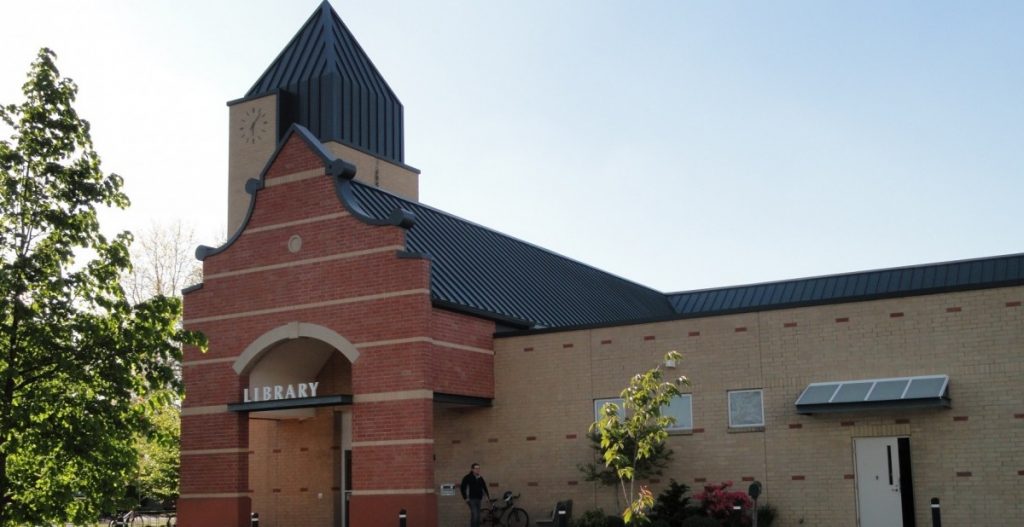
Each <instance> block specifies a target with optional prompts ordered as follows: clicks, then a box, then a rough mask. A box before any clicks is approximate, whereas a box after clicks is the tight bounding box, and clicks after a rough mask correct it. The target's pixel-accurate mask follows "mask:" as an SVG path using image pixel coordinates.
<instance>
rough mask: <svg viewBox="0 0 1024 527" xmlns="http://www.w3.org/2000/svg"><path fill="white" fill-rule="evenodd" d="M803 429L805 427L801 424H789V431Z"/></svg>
mask: <svg viewBox="0 0 1024 527" xmlns="http://www.w3.org/2000/svg"><path fill="white" fill-rule="evenodd" d="M803 427H804V425H803V424H801V423H789V429H790V430H797V429H800V428H803Z"/></svg>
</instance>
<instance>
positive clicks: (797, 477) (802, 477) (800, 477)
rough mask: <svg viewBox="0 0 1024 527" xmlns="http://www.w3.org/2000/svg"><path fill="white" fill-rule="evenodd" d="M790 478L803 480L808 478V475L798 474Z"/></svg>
mask: <svg viewBox="0 0 1024 527" xmlns="http://www.w3.org/2000/svg"><path fill="white" fill-rule="evenodd" d="M790 479H792V480H793V481H803V480H805V479H807V476H804V475H796V476H792V477H790Z"/></svg>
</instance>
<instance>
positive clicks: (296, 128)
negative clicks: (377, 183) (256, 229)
mask: <svg viewBox="0 0 1024 527" xmlns="http://www.w3.org/2000/svg"><path fill="white" fill-rule="evenodd" d="M293 135H297V136H298V137H299V138H300V139H302V141H303V142H305V143H306V146H308V147H309V149H310V150H311V151H312V152H313V153H314V154H316V156H317V157H318V158H320V160H321V161H323V163H324V171H325V172H326V173H327V175H328V176H331V177H334V178H336V179H337V178H342V179H345V180H351V179H352V178H354V177H355V175H356V166H355V165H353V164H352V163H349V162H348V161H345V160H344V159H339V158H338V157H336V156H335V155H334V154H332V153H331V152H330V151H329V150H327V149H326V148H324V145H323V143H321V142H320V140H319V139H317V138H316V137H315V136H314V135H313V134H312V133H311V132H310V131H309V130H307V129H306V128H305V127H303V126H301V125H298V124H293V125H291V126H290V127H289V128H288V131H287V132H285V134H284V136H283V137H281V140H280V141H279V142H278V143H277V148H275V149H274V153H273V154H271V155H270V158H269V159H267V163H266V164H265V165H264V166H263V169H262V170H261V171H260V175H259V177H258V178H252V179H249V180H248V181H246V182H245V192H246V193H247V194H249V207H248V209H247V210H246V212H245V217H244V218H243V219H242V222H241V223H240V224H239V225H238V229H236V230H235V232H234V233H233V234H232V235H231V236H230V237H228V239H227V241H225V242H224V243H223V244H221V245H220V246H219V247H210V246H207V245H200V246H199V247H196V252H195V256H196V260H199V261H203V260H205V259H207V258H209V257H211V256H213V255H215V254H218V253H222V252H224V251H225V250H227V248H228V247H230V246H231V244H233V243H235V240H237V239H238V237H239V236H241V235H242V232H243V231H245V228H246V226H248V225H249V220H250V219H251V218H252V213H253V210H254V209H255V207H256V193H257V192H259V191H260V190H263V188H264V186H265V184H264V181H266V179H267V172H269V171H270V168H271V167H272V166H274V162H275V161H277V157H278V156H279V155H280V154H281V151H282V150H283V149H284V147H285V146H286V145H287V144H288V142H289V141H290V140H291V138H292V136H293Z"/></svg>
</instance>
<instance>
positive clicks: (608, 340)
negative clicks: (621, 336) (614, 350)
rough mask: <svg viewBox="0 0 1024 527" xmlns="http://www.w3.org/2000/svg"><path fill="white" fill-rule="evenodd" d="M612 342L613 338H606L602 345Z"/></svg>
mask: <svg viewBox="0 0 1024 527" xmlns="http://www.w3.org/2000/svg"><path fill="white" fill-rule="evenodd" d="M611 343H612V339H604V340H602V341H601V345H602V346H604V345H606V344H611Z"/></svg>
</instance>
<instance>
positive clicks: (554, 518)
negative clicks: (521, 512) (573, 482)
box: [536, 500, 572, 527]
mask: <svg viewBox="0 0 1024 527" xmlns="http://www.w3.org/2000/svg"><path fill="white" fill-rule="evenodd" d="M561 511H565V525H566V526H567V527H568V525H569V524H570V523H571V522H572V500H565V501H560V502H558V503H556V504H555V508H554V510H552V511H551V519H544V520H537V522H536V523H537V525H538V526H540V525H551V526H552V527H561V526H560V524H559V523H558V521H559V517H560V516H562V515H561V514H559V513H560V512H561Z"/></svg>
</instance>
